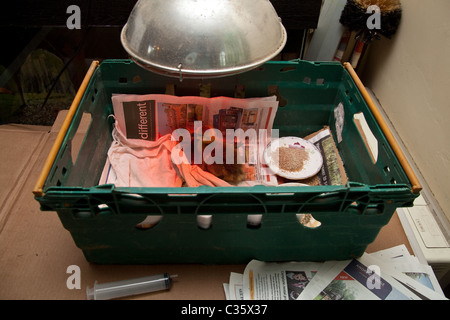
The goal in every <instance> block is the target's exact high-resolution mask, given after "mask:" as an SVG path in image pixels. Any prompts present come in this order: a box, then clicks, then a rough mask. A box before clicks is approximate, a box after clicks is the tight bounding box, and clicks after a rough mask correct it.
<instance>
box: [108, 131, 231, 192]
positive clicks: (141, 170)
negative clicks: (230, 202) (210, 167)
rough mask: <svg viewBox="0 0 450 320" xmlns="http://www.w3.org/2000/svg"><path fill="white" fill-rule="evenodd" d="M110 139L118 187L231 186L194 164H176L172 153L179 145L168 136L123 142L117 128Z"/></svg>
mask: <svg viewBox="0 0 450 320" xmlns="http://www.w3.org/2000/svg"><path fill="white" fill-rule="evenodd" d="M113 138H114V142H113V143H112V145H111V147H110V149H109V150H108V159H109V162H110V164H111V169H112V170H114V173H115V176H116V180H115V181H114V184H115V185H116V186H117V187H181V186H183V183H185V185H186V186H187V187H198V186H202V185H206V186H211V187H229V186H231V185H230V184H229V183H227V182H226V181H224V180H222V179H219V178H217V177H216V176H214V175H213V174H211V173H209V172H206V171H204V170H202V169H201V168H199V167H198V166H197V165H190V164H186V163H182V164H180V165H175V164H174V163H173V162H172V159H171V152H172V149H173V148H174V147H175V146H176V145H177V144H178V142H177V141H172V139H171V135H170V134H168V135H165V136H163V137H161V138H160V139H158V140H157V141H145V140H138V139H126V137H125V136H124V135H123V134H122V132H121V131H120V130H119V129H118V128H114V129H113Z"/></svg>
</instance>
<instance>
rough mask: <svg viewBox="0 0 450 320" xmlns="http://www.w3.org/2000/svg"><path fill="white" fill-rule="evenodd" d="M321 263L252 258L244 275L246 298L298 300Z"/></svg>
mask: <svg viewBox="0 0 450 320" xmlns="http://www.w3.org/2000/svg"><path fill="white" fill-rule="evenodd" d="M320 266H321V263H314V262H285V263H267V262H262V261H258V260H252V261H251V262H250V263H249V264H248V265H247V266H246V268H245V271H244V276H243V293H244V295H243V296H244V300H296V299H297V297H298V296H299V295H300V294H301V292H302V291H303V290H304V289H305V288H306V286H307V285H308V283H309V282H310V281H311V279H312V278H313V277H314V275H315V274H316V272H317V269H318V268H319V267H320Z"/></svg>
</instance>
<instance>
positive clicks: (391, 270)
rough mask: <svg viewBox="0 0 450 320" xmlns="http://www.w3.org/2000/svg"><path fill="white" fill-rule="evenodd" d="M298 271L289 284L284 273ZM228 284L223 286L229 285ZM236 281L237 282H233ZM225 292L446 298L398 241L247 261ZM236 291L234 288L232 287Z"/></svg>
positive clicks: (248, 296)
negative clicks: (346, 255)
mask: <svg viewBox="0 0 450 320" xmlns="http://www.w3.org/2000/svg"><path fill="white" fill-rule="evenodd" d="M289 273H291V274H300V275H301V277H297V278H295V279H296V281H297V283H296V285H295V287H294V286H293V285H292V283H295V282H289V280H288V279H289V278H291V279H292V278H294V277H292V276H288V274H289ZM231 280H232V279H231V277H230V284H229V286H228V287H227V288H228V289H230V288H231ZM239 280H241V281H239ZM233 286H234V287H235V288H236V287H237V288H240V290H241V291H242V294H239V295H238V294H235V293H234V292H232V291H231V289H230V291H229V292H226V296H227V299H230V300H447V298H446V297H445V296H444V293H443V292H442V289H441V288H440V286H439V283H438V281H437V279H436V277H435V275H434V273H433V270H432V269H431V267H430V266H428V265H424V264H421V263H420V262H419V261H418V260H417V258H416V257H414V256H412V255H410V254H409V253H408V251H407V249H406V247H405V246H404V245H401V246H397V247H394V248H390V249H386V250H382V251H379V252H375V253H371V254H368V253H365V254H364V255H363V256H362V257H360V258H358V259H351V260H345V261H326V262H288V263H275V262H271V263H266V262H261V261H257V260H252V261H251V262H250V263H249V264H248V265H247V266H246V268H245V271H244V274H240V278H239V277H237V275H236V274H234V275H233ZM238 292H239V291H238Z"/></svg>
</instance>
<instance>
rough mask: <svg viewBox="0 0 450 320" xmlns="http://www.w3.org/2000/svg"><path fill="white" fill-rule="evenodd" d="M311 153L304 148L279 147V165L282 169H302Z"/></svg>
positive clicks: (292, 170)
mask: <svg viewBox="0 0 450 320" xmlns="http://www.w3.org/2000/svg"><path fill="white" fill-rule="evenodd" d="M308 158H309V154H308V152H307V151H306V150H305V149H304V148H289V147H280V148H278V167H279V168H280V169H281V170H285V171H290V172H297V171H300V170H302V168H303V164H304V162H305V161H306V160H308Z"/></svg>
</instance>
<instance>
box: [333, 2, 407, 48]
mask: <svg viewBox="0 0 450 320" xmlns="http://www.w3.org/2000/svg"><path fill="white" fill-rule="evenodd" d="M373 5H375V6H378V8H380V18H381V24H380V27H381V28H380V29H369V28H368V26H367V21H368V19H369V18H370V17H371V16H372V15H373V12H372V11H370V10H369V12H367V11H368V10H367V9H368V8H369V7H370V6H373ZM401 17H402V8H401V4H400V0H348V1H347V3H346V5H345V7H344V10H343V11H342V14H341V18H340V20H339V22H340V23H341V24H342V25H344V26H345V27H347V28H348V29H349V30H350V31H355V32H356V33H357V38H361V40H362V41H364V42H366V43H368V42H371V41H372V40H374V39H379V38H380V35H382V36H384V37H386V38H391V37H392V36H393V35H394V34H395V32H396V31H397V29H398V26H399V25H400V20H401Z"/></svg>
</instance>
